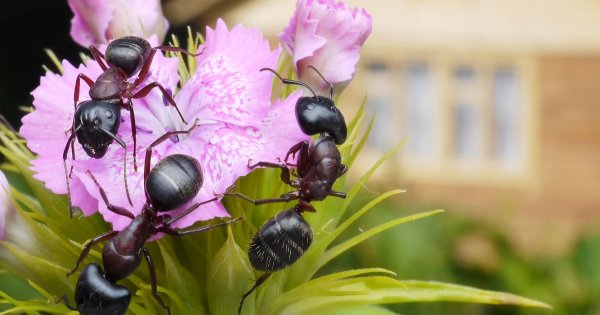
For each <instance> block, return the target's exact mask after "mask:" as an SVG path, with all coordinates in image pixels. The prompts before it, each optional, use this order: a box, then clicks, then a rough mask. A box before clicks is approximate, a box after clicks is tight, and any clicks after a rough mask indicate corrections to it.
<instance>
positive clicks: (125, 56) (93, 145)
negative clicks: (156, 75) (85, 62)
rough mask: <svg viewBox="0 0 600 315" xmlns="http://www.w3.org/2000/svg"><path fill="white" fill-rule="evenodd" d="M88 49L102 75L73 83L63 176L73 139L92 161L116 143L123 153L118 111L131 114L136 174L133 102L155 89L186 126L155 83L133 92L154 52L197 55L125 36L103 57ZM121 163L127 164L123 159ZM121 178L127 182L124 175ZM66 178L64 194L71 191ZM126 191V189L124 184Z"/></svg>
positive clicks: (113, 44) (84, 76)
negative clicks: (85, 92) (83, 88)
mask: <svg viewBox="0 0 600 315" xmlns="http://www.w3.org/2000/svg"><path fill="white" fill-rule="evenodd" d="M89 49H90V52H91V53H92V56H93V57H94V59H95V60H96V62H97V63H98V64H99V65H100V68H102V71H103V73H102V74H101V75H100V76H99V77H98V78H97V79H96V81H94V80H92V79H90V78H89V77H88V76H87V75H85V74H83V73H80V74H79V75H78V76H77V80H76V81H75V91H74V95H73V101H74V106H75V113H74V116H73V125H72V126H71V129H70V132H71V135H70V137H69V139H68V140H67V144H66V146H65V149H64V152H63V164H64V167H65V173H67V170H66V168H67V166H66V160H67V155H68V151H69V146H71V152H72V158H73V159H75V147H74V140H75V138H77V141H78V142H79V143H80V144H81V145H82V147H83V150H84V151H85V153H86V154H87V155H88V156H90V157H92V158H95V159H100V158H102V157H103V156H104V155H105V154H106V152H107V151H108V146H109V145H110V144H111V143H112V142H113V141H116V142H117V143H118V144H119V145H120V146H121V147H123V149H125V141H123V140H122V139H121V138H119V136H118V135H117V132H118V130H119V125H120V123H121V109H125V110H127V111H129V112H130V120H131V133H132V139H133V166H134V169H135V171H137V163H136V151H137V141H136V125H135V114H134V111H133V105H132V103H131V100H132V99H138V98H142V97H145V96H146V95H148V93H150V91H151V90H152V89H154V88H158V89H159V90H160V91H161V92H162V94H163V96H164V97H165V99H166V100H167V101H168V102H169V104H170V105H172V106H173V107H175V109H176V110H177V113H178V114H179V117H180V118H181V120H182V121H183V123H184V124H187V122H186V121H185V119H184V118H183V116H182V115H181V112H180V111H179V108H178V107H177V104H176V103H175V101H174V100H173V97H172V96H171V95H170V94H169V93H168V92H167V90H166V89H165V88H164V87H163V86H162V85H160V84H159V83H158V82H151V83H149V84H147V85H146V86H144V87H142V88H141V89H140V90H139V91H137V92H134V90H135V89H136V88H137V87H138V86H140V84H141V83H142V82H143V81H144V80H145V79H146V78H147V76H148V73H149V71H150V65H151V64H152V59H153V58H154V55H155V54H156V51H157V50H162V51H171V52H181V53H185V54H188V55H191V56H197V55H196V54H192V53H190V52H188V51H187V50H185V49H183V48H179V47H170V46H158V47H152V46H150V43H148V42H147V41H146V40H145V39H143V38H140V37H137V36H126V37H121V38H117V39H115V40H113V41H112V42H110V44H108V47H107V48H106V56H104V55H103V54H102V53H101V52H100V51H99V50H98V49H97V48H96V47H94V46H90V48H89ZM103 59H104V60H103ZM105 62H106V64H105ZM107 64H108V66H107ZM138 72H139V74H138V76H137V78H136V79H135V81H134V82H133V83H130V82H128V81H127V79H129V78H131V77H133V76H134V75H135V74H136V73H138ZM81 80H83V81H84V82H85V83H86V84H87V85H88V86H89V87H90V90H89V94H90V98H91V100H89V101H83V102H81V103H79V104H78V102H79V94H80V93H79V87H80V83H81ZM123 99H125V101H124V100H123ZM124 160H126V158H125V157H124ZM124 163H126V161H124ZM124 172H125V170H124ZM124 176H125V178H127V175H124ZM68 177H69V176H67V193H69V190H70V189H69V180H68ZM125 188H126V189H127V182H126V181H125ZM127 197H128V199H129V203H130V204H131V198H130V197H129V191H127ZM70 214H71V216H73V209H70Z"/></svg>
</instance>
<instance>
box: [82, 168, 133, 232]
mask: <svg viewBox="0 0 600 315" xmlns="http://www.w3.org/2000/svg"><path fill="white" fill-rule="evenodd" d="M86 173H87V174H88V176H90V177H91V178H92V180H93V181H94V184H96V186H97V187H98V190H99V191H100V196H101V197H102V200H103V201H104V204H105V205H106V208H108V210H110V211H111V212H113V213H116V214H118V215H122V216H124V217H128V218H130V219H132V220H133V218H134V215H133V213H131V212H129V210H127V209H125V208H122V207H119V206H115V205H113V204H111V203H110V202H109V201H108V197H107V196H106V192H105V191H104V189H103V188H102V187H101V186H100V183H98V181H97V180H96V177H94V175H93V174H92V172H91V171H89V170H88V171H87V172H86Z"/></svg>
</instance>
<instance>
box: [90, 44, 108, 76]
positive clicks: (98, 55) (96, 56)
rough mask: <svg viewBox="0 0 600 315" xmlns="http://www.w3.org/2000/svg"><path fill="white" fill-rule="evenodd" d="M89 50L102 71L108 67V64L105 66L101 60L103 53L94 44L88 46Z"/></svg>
mask: <svg viewBox="0 0 600 315" xmlns="http://www.w3.org/2000/svg"><path fill="white" fill-rule="evenodd" d="M89 50H90V52H91V53H92V56H93V57H94V60H96V62H97V63H98V64H99V65H100V68H102V71H106V69H108V66H106V64H105V63H104V61H103V60H102V59H104V55H103V54H102V53H101V52H100V51H99V50H98V48H96V47H95V46H90V47H89Z"/></svg>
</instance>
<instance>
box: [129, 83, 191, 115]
mask: <svg viewBox="0 0 600 315" xmlns="http://www.w3.org/2000/svg"><path fill="white" fill-rule="evenodd" d="M155 87H157V88H159V89H160V91H161V92H162V94H163V96H165V97H166V98H167V101H168V102H169V104H171V106H173V107H175V109H176V110H177V114H179V118H181V121H183V123H184V124H187V121H185V118H183V115H182V114H181V111H179V107H177V103H175V100H174V99H173V97H172V96H171V95H170V94H169V93H168V92H167V90H165V88H164V87H163V86H162V85H160V84H159V83H158V82H151V83H149V84H148V85H146V86H144V87H143V88H142V89H141V90H139V91H138V92H137V93H135V94H134V95H133V96H132V98H142V97H144V96H146V95H148V93H150V91H151V90H152V89H153V88H155Z"/></svg>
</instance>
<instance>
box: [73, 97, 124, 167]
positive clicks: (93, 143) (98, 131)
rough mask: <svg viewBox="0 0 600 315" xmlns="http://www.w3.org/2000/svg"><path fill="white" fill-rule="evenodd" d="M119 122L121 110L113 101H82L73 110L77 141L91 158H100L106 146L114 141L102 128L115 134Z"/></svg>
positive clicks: (106, 148) (104, 152)
mask: <svg viewBox="0 0 600 315" xmlns="http://www.w3.org/2000/svg"><path fill="white" fill-rule="evenodd" d="M120 124H121V110H120V109H119V106H117V105H116V104H114V103H110V102H105V101H84V102H81V103H79V106H78V107H77V111H75V130H77V141H78V142H79V143H80V144H81V145H82V146H83V149H84V150H85V152H86V153H87V154H88V155H89V156H90V157H93V158H96V159H99V158H102V157H103V156H104V155H105V154H106V151H107V150H108V146H109V145H110V144H111V143H112V142H113V141H114V139H113V138H112V137H110V136H109V135H108V134H107V133H106V132H104V131H103V130H102V129H104V130H106V131H109V132H111V133H112V134H116V133H117V131H118V130H119V125H120Z"/></svg>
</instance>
